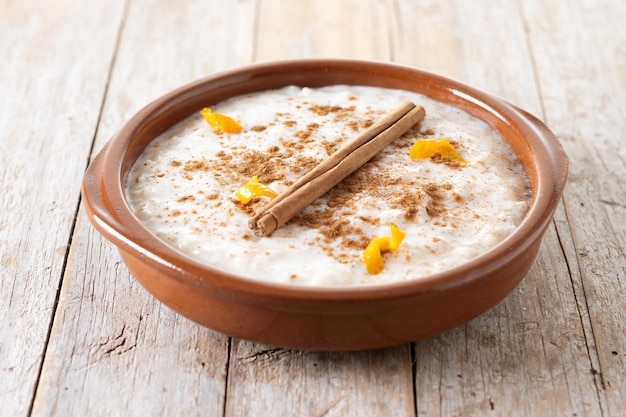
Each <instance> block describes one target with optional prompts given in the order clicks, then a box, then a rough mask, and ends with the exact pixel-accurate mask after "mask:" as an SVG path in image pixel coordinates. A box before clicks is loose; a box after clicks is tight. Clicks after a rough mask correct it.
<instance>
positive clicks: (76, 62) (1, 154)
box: [0, 0, 123, 416]
mask: <svg viewBox="0 0 626 417" xmlns="http://www.w3.org/2000/svg"><path fill="white" fill-rule="evenodd" d="M121 6H122V5H121V4H116V3H109V2H99V3H80V4H76V3H75V2H72V1H63V0H61V1H56V2H54V3H52V2H45V3H40V2H34V1H20V2H15V1H0V10H1V12H0V61H1V62H2V64H1V65H0V96H1V97H2V99H1V100H0V132H2V133H0V184H1V187H2V197H0V264H1V267H0V387H2V388H1V389H0V404H2V407H1V409H2V411H1V413H2V414H3V415H10V416H26V415H27V414H28V410H29V408H30V406H31V401H32V398H33V395H34V391H35V388H36V385H37V379H38V375H39V370H40V368H41V362H42V359H43V355H44V352H45V348H46V340H47V335H48V331H49V328H50V325H51V321H52V315H53V312H54V308H55V298H56V294H57V290H58V287H59V285H60V284H59V283H60V278H61V274H62V272H63V267H64V262H65V258H66V255H67V245H68V242H69V240H70V234H71V232H72V224H73V221H74V218H75V214H76V208H77V205H78V201H79V185H80V179H81V176H82V172H83V170H84V168H85V164H86V161H87V158H88V155H89V150H90V148H91V143H92V141H93V137H94V134H95V129H96V125H97V120H98V115H99V112H100V107H101V102H102V99H103V96H104V91H105V87H106V82H107V76H108V68H109V62H110V60H111V57H112V56H113V49H114V46H115V39H116V35H117V29H118V25H119V22H120V21H121V15H122V9H123V8H122V7H121ZM77 34H80V36H77Z"/></svg>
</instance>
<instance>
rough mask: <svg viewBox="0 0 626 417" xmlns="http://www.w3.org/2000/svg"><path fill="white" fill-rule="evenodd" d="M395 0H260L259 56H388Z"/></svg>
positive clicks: (364, 57)
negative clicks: (392, 3) (393, 2)
mask: <svg viewBox="0 0 626 417" xmlns="http://www.w3.org/2000/svg"><path fill="white" fill-rule="evenodd" d="M390 3H391V2H390V1H386V0H367V1H357V0H347V1H337V0H314V1H305V2H302V1H288V2H286V1H274V0H261V1H259V12H258V13H259V14H258V23H257V25H258V30H257V34H256V36H257V39H256V49H255V54H254V59H255V61H268V60H276V59H294V58H311V57H342V58H348V57H349V58H360V59H382V60H388V59H390V57H391V56H390V39H389V23H390V19H391V12H392V7H391V4H390Z"/></svg>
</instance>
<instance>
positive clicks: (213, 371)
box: [33, 0, 255, 416]
mask: <svg viewBox="0 0 626 417" xmlns="http://www.w3.org/2000/svg"><path fill="white" fill-rule="evenodd" d="M254 8H255V3H254V2H252V1H244V2H236V3H230V2H229V3H228V4H224V2H221V1H213V2H205V1H187V2H183V3H180V2H170V1H162V0H134V1H132V2H130V3H129V8H128V10H127V15H126V17H125V21H124V25H123V27H122V29H121V33H120V36H121V39H120V43H119V49H118V51H117V54H116V57H115V65H114V67H113V71H112V76H111V80H110V84H109V88H108V91H107V96H106V102H105V106H104V110H103V113H102V117H101V121H100V124H99V126H98V135H97V138H96V144H95V148H96V150H97V149H100V148H101V147H102V145H103V144H104V143H105V142H106V140H108V138H109V137H110V136H111V135H112V134H113V132H114V131H115V130H117V129H118V128H119V127H120V126H121V124H122V123H123V122H124V121H125V120H127V119H128V118H129V117H130V116H131V115H132V114H133V113H134V112H135V111H137V110H138V109H139V108H140V107H142V106H144V105H145V104H147V103H148V102H149V101H150V100H152V99H154V98H156V97H157V96H159V95H161V94H163V93H165V92H166V91H168V90H170V89H172V88H174V87H177V86H179V85H180V84H182V83H185V82H189V81H192V80H194V79H197V78H199V77H202V76H205V75H208V74H210V73H212V72H215V71H218V70H223V69H224V68H227V67H229V66H237V65H241V64H243V63H246V62H249V60H250V55H251V48H250V42H243V43H239V44H237V43H235V42H233V37H234V36H242V37H243V38H244V39H252V35H251V32H250V30H251V28H252V27H253V24H252V19H253V17H254ZM216 10H219V13H216V12H215V11H216ZM237 45H239V46H237ZM76 189H78V188H76ZM228 346H229V339H228V338H227V337H225V336H223V335H220V334H217V333H214V332H212V331H210V330H207V329H205V328H202V327H200V326H198V325H196V324H194V323H192V322H190V321H188V320H186V319H184V318H182V317H180V316H179V315H177V314H175V313H173V312H172V311H170V310H168V309H167V308H165V307H163V306H162V305H161V304H160V303H159V302H158V301H156V300H155V299H154V298H152V296H151V295H150V294H148V293H147V292H146V291H145V290H144V289H143V288H141V287H140V286H139V284H138V283H137V282H136V281H135V280H134V279H133V278H132V277H131V276H130V275H129V273H128V271H127V269H126V268H125V267H124V265H123V264H122V263H121V261H120V258H119V256H118V254H117V253H116V251H115V249H114V248H113V246H112V245H110V244H109V243H108V242H106V241H105V240H104V239H103V238H102V237H101V236H100V235H99V234H98V233H97V232H95V230H94V229H93V228H92V227H91V226H90V225H89V223H88V221H87V219H86V217H85V215H84V212H83V210H82V209H81V211H80V213H79V215H78V220H77V225H76V232H75V234H74V237H73V241H72V247H71V251H70V255H69V259H68V262H67V271H66V274H65V277H64V281H63V288H62V291H61V294H60V299H59V309H58V314H57V316H56V318H55V322H54V326H53V329H52V334H51V338H50V344H49V347H48V351H47V355H46V360H45V363H44V367H43V371H42V375H41V382H40V385H39V390H38V392H37V397H36V401H35V404H34V408H33V414H34V415H67V416H70V415H125V416H131V415H141V416H152V415H153V416H161V415H189V416H192V415H197V416H200V415H202V416H211V415H213V416H221V415H222V412H223V407H224V398H225V388H226V371H227V368H226V366H227V360H228Z"/></svg>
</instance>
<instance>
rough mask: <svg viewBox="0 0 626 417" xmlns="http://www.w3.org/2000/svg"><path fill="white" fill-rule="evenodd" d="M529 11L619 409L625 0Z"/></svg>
mask: <svg viewBox="0 0 626 417" xmlns="http://www.w3.org/2000/svg"><path fill="white" fill-rule="evenodd" d="M524 11H525V13H526V15H527V21H528V27H529V29H530V36H531V39H532V48H533V53H534V56H535V62H536V65H537V74H538V80H539V83H540V87H541V92H542V100H543V103H544V107H545V115H546V118H547V120H548V122H549V123H550V124H551V126H552V127H553V129H554V131H555V133H556V134H557V135H558V136H559V138H560V139H561V140H562V142H563V144H564V146H565V148H566V151H567V153H568V155H569V157H570V160H571V164H570V176H569V181H568V185H567V188H566V190H565V194H564V201H565V210H564V213H562V214H561V216H560V218H561V221H560V223H559V225H560V227H559V231H560V232H561V233H562V234H563V235H570V234H571V243H569V242H568V247H569V248H570V249H569V250H568V263H569V269H570V271H571V273H572V279H573V280H575V281H578V280H580V284H578V282H576V284H575V285H576V286H577V288H578V294H579V297H584V298H583V300H581V301H580V303H581V304H583V305H584V308H585V309H587V310H588V312H589V316H590V328H589V329H588V335H587V337H588V338H589V339H592V340H593V345H594V346H595V349H596V350H597V353H596V352H592V354H593V355H592V358H593V359H594V363H593V364H594V367H593V372H594V373H595V374H596V375H597V381H598V384H597V385H598V388H599V390H600V400H601V404H602V405H603V410H602V411H603V412H604V413H605V415H620V414H623V412H624V411H623V410H624V406H626V400H625V398H626V151H625V149H626V148H624V144H623V137H624V135H625V134H626V118H625V117H624V116H625V115H626V104H625V103H626V88H625V87H626V44H625V42H624V40H625V39H626V28H625V27H624V25H623V17H624V16H626V5H624V3H623V2H617V1H597V2H596V1H580V2H577V3H576V4H573V3H563V4H555V3H550V4H546V3H544V2H540V1H528V2H527V3H525V7H524ZM581 28H593V29H592V30H581ZM595 355H597V357H596V356H595ZM605 396H606V402H605V401H604V397H605Z"/></svg>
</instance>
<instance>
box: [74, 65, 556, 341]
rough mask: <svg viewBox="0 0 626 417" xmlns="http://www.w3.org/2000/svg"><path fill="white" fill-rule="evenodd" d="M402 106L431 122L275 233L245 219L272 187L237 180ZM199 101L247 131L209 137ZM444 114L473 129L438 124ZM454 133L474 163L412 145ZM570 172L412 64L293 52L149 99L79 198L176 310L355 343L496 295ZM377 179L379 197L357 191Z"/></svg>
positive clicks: (521, 130)
mask: <svg viewBox="0 0 626 417" xmlns="http://www.w3.org/2000/svg"><path fill="white" fill-rule="evenodd" d="M268 94H269V98H268ZM372 97H373V98H372ZM407 99H409V100H411V101H414V102H415V104H419V105H422V106H424V108H425V112H426V116H425V118H424V119H423V120H422V121H421V122H419V123H418V124H416V125H415V126H413V127H412V128H411V129H410V130H409V131H407V132H406V133H405V134H404V135H402V136H401V137H400V138H399V139H396V140H395V141H394V142H393V143H391V144H390V145H388V146H386V147H385V148H384V149H383V150H381V151H380V152H379V153H377V154H376V156H375V157H374V159H373V160H372V161H370V162H367V163H366V164H364V165H363V166H361V167H360V168H359V169H357V170H356V171H355V172H354V173H353V174H352V175H351V176H349V177H347V178H346V179H345V180H344V181H342V182H340V183H339V184H337V185H336V186H334V187H332V189H330V191H329V192H328V193H325V194H324V195H323V196H321V197H320V198H316V199H314V200H313V201H311V202H310V204H308V203H309V202H307V204H308V205H307V206H306V207H305V208H304V209H303V210H302V211H301V212H299V213H298V214H296V215H295V217H293V219H291V220H290V221H288V222H287V223H286V224H284V225H282V227H279V228H278V229H276V230H274V231H273V232H272V233H270V235H269V236H255V234H254V233H251V232H250V230H248V229H247V228H246V227H245V225H246V220H247V219H248V218H249V217H250V216H251V215H253V213H254V212H255V210H258V208H259V207H262V205H263V204H265V202H266V201H265V200H267V199H268V197H267V196H261V197H260V198H256V199H255V200H254V201H253V204H252V206H247V205H246V206H244V205H243V204H241V203H240V202H238V201H236V199H235V198H234V197H233V194H234V191H235V190H234V189H233V188H234V185H235V184H239V183H243V182H244V179H245V178H247V177H248V176H250V175H254V176H255V177H256V176H257V175H258V179H259V180H261V181H262V182H263V183H267V184H269V188H272V189H275V190H276V191H278V193H280V192H281V191H283V190H284V189H285V188H288V187H289V185H290V184H292V183H294V182H296V181H297V179H298V177H299V176H300V175H303V173H305V172H306V171H307V170H308V169H310V168H312V167H315V166H316V165H317V164H318V163H319V162H320V161H321V160H323V159H324V158H325V157H326V156H329V155H330V156H332V155H333V152H334V151H335V150H336V148H338V147H340V146H339V145H341V143H340V142H342V141H345V140H347V139H346V138H347V137H348V136H350V135H351V132H352V133H354V135H358V134H359V133H360V132H362V131H363V130H364V129H365V130H367V127H368V126H371V125H372V124H374V125H376V120H378V119H379V118H380V117H382V115H383V113H384V111H385V109H389V108H390V107H394V106H395V105H397V103H398V102H400V101H405V100H407ZM324 100H326V101H324ZM242 102H243V103H244V105H243V106H242V105H241V103H242ZM237 103H239V104H237ZM245 103H247V104H245ZM281 106H283V107H281ZM205 107H213V109H214V110H215V111H216V112H217V111H219V112H223V113H228V114H230V115H232V116H234V118H235V119H238V121H239V122H241V123H242V124H243V125H244V127H243V132H241V133H236V134H234V133H233V134H231V133H228V132H226V133H219V134H215V133H214V132H212V131H211V129H210V128H209V127H208V125H206V124H205V125H203V123H204V121H203V120H202V117H201V116H199V114H200V113H199V112H200V110H201V109H203V108H205ZM453 113H458V115H457V116H458V117H460V118H461V119H463V120H468V121H472V122H474V121H475V122H476V124H472V125H469V126H471V127H470V128H468V129H467V132H460V133H459V132H455V129H456V130H458V129H459V126H458V124H457V125H454V126H452V127H451V128H450V129H448V130H446V128H445V127H442V122H445V121H446V120H447V119H453V118H452V117H451V116H450V114H453ZM302 114H304V115H305V116H303V119H298V115H302ZM338 116H341V117H338ZM457 116H454V117H457ZM444 124H445V123H444ZM338 125H341V126H342V129H344V130H340V131H338V130H333V129H334V128H335V127H336V126H338ZM325 128H329V129H330V130H328V129H326V130H324V129H325ZM290 129H291V130H290ZM454 135H456V136H455V137H454V138H453V140H452V141H451V142H452V143H453V144H454V145H455V147H457V149H458V150H459V151H460V153H461V154H463V156H464V157H466V159H467V161H465V160H463V161H462V162H459V161H453V160H444V161H443V162H444V163H435V162H437V161H435V160H433V159H431V158H426V160H413V159H411V158H409V157H408V153H409V148H410V145H411V144H415V142H416V141H419V140H422V139H424V140H432V139H436V140H439V139H443V137H446V138H447V137H450V136H454ZM459 135H460V137H461V139H459V137H458V136H459ZM190 136H192V137H193V136H198V137H195V138H194V139H193V140H192V139H190V138H189V137H190ZM337 138H342V139H341V140H337ZM482 139H484V141H481V140H482ZM498 140H501V141H502V144H504V145H505V148H502V149H500V148H497V143H498ZM181 143H182V145H181ZM172 144H175V145H176V146H170V145H172ZM205 145H206V146H205ZM481 146H482V148H481ZM207 147H208V148H207ZM205 148H206V149H205ZM481 149H482V150H481ZM490 150H491V151H493V152H492V153H493V154H494V155H495V159H489V158H493V157H494V156H493V155H491V156H489V153H490V152H489V151H490ZM507 150H509V151H510V152H507ZM272 154H273V157H272V158H270V156H272ZM399 155H402V156H399ZM253 156H254V158H253ZM435 156H439V157H440V156H441V153H438V154H437V155H435ZM260 157H263V158H262V162H263V163H261V164H259V158H260ZM389 158H391V159H389ZM393 158H398V159H393ZM402 158H404V159H402ZM444 159H445V158H444ZM498 160H500V161H505V162H504V163H503V164H501V166H500V168H498V167H497V165H498V164H497V163H496V162H494V161H498ZM270 161H273V162H272V163H270ZM438 162H442V161H441V160H439V161H438ZM268 167H269V168H271V169H269V170H268V169H267V168H268ZM516 167H518V168H519V170H517V171H516V169H517V168H516ZM387 168H388V169H389V170H386V169H387ZM255 170H256V172H255ZM277 172H280V173H281V174H280V175H274V174H276V173H277ZM507 172H508V173H509V174H511V175H510V176H509V177H506V174H507ZM566 173H567V158H566V156H565V154H564V152H563V149H562V148H561V146H560V145H559V143H558V141H557V140H556V139H555V137H554V135H553V134H552V133H551V132H550V131H549V130H548V129H547V128H546V127H545V126H544V125H543V123H541V122H540V121H539V120H537V119H536V118H534V117H533V116H531V115H529V114H527V113H526V112H524V111H522V110H520V109H518V108H516V107H514V106H512V105H510V104H508V103H506V102H504V101H502V100H500V99H497V98H495V97H492V96H490V95H488V94H486V93H483V92H480V91H477V90H475V89H473V88H471V87H468V86H465V85H463V84H460V83H458V82H455V81H452V80H449V79H446V78H443V77H440V76H437V75H434V74H429V73H426V72H423V71H420V70H417V69H413V68H408V67H404V66H397V65H392V64H385V63H376V62H363V61H350V60H298V61H285V62H275V63H267V64H260V65H254V66H250V67H245V68H242V69H237V70H233V71H229V72H225V73H222V74H217V75H214V76H211V77H208V78H205V79H202V80H199V81H197V82H194V83H192V84H189V85H187V86H183V87H181V88H179V89H177V90H175V91H173V92H171V93H169V94H167V95H165V96H163V97H161V98H159V99H157V100H156V101H154V102H153V103H151V104H149V105H148V106H146V107H145V108H144V109H143V110H141V111H140V112H139V113H138V114H137V115H135V116H134V117H133V118H131V119H130V120H129V121H128V122H127V123H126V124H125V125H124V126H123V127H122V128H121V129H120V130H119V131H118V132H117V133H116V134H115V136H114V137H113V138H112V139H111V140H110V141H109V143H108V144H107V145H106V146H105V147H104V148H103V150H102V151H101V152H100V154H99V155H98V156H97V157H96V158H95V159H94V161H93V163H92V164H91V165H90V167H89V168H88V170H87V173H86V175H85V179H84V183H83V194H84V197H85V205H86V208H87V212H88V215H89V217H90V220H91V221H92V223H93V224H94V226H95V227H96V228H97V229H98V230H99V231H100V232H101V233H102V234H103V235H104V236H105V237H107V238H108V239H109V240H111V241H112V242H113V243H114V244H115V245H116V246H117V247H118V249H119V251H120V254H121V256H122V258H123V260H124V262H125V263H126V265H127V266H128V268H129V270H130V271H131V273H132V274H133V275H134V276H135V277H136V278H137V280H138V281H139V282H140V283H141V284H142V285H143V286H144V287H145V288H146V289H147V290H148V291H150V292H151V293H152V294H153V295H154V296H155V297H156V298H158V299H159V300H161V301H162V302H163V303H165V304H166V305H168V306H169V307H171V308H172V309H174V310H175V311H177V312H179V313H181V314H183V315H184V316H186V317H188V318H190V319H192V320H194V321H196V322H198V323H200V324H203V325H205V326H207V327H209V328H212V329H214V330H217V331H220V332H223V333H225V334H228V335H231V336H235V337H240V338H243V339H248V340H253V341H258V342H262V343H266V344H270V345H278V346H284V347H293V348H301V349H314V350H354V349H363V348H374V347H382V346H389V345H393V344H398V343H403V342H407V341H412V340H415V339H418V338H420V337H424V336H428V335H432V334H435V333H438V332H441V331H443V330H446V329H449V328H451V327H454V326H456V325H458V324H461V323H463V322H465V321H467V320H469V319H471V318H473V317H475V316H477V315H478V314H480V313H482V312H484V311H486V310H487V309H489V308H490V307H492V306H493V305H495V304H496V303H497V302H499V301H500V300H501V299H502V298H504V297H505V296H506V295H507V294H508V293H509V292H510V291H511V290H512V289H513V288H514V287H515V286H516V285H517V284H518V283H519V281H520V280H521V279H522V278H523V277H524V275H525V274H526V272H527V271H528V269H529V268H530V266H531V265H532V262H533V260H534V258H535V256H536V253H537V251H538V248H539V245H540V242H541V237H542V235H543V233H544V231H545V229H546V227H547V225H548V224H549V222H550V220H551V218H552V215H553V213H554V210H555V208H556V205H557V204H558V201H559V199H560V196H561V193H562V191H563V187H564V183H565V177H566ZM403 175H405V177H403ZM487 177H489V178H491V179H492V180H493V181H495V182H493V183H490V182H489V181H487V180H486V179H485V178H487ZM503 177H505V178H508V179H506V180H504V181H502V178H503ZM381 178H387V181H386V182H385V184H384V186H383V185H380V186H379V187H378V189H377V190H378V191H377V192H373V194H371V195H368V194H367V193H361V192H360V190H361V189H364V188H370V191H371V188H372V187H365V186H364V185H367V184H370V185H371V184H374V183H376V182H377V181H378V182H381ZM398 178H400V180H399V181H396V180H397V179H398ZM389 179H391V180H393V181H389ZM498 180H500V182H498ZM359 181H360V182H359ZM346 182H348V183H350V185H351V186H350V187H347V186H346ZM483 182H484V184H483ZM399 183H400V185H401V186H399V187H400V188H394V186H395V185H398V184H399ZM407 183H408V185H409V186H408V187H407ZM476 183H479V185H481V186H482V188H481V187H478V188H476ZM394 184H395V185H394ZM507 185H508V186H507ZM185 187H192V188H185ZM219 187H222V188H219ZM498 187H500V188H501V189H502V191H497V190H496V191H493V190H494V189H495V188H498ZM342 189H344V190H343V191H344V192H343V194H344V195H346V194H347V195H348V196H349V197H350V198H348V199H346V198H344V197H342V196H341V193H340V192H339V191H341V190H342ZM407 189H408V190H409V191H410V193H409V194H407ZM490 189H491V190H492V192H491V193H489V190H490ZM338 190H339V191H338ZM402 190H404V191H402ZM511 190H513V191H512V192H510V191H511ZM383 191H384V192H385V193H387V194H384V193H383V194H381V193H382V192H383ZM402 193H404V194H402ZM361 194H364V196H362V195H361ZM509 194H510V195H511V196H512V197H511V198H508V197H507V196H509ZM356 195H361V197H363V198H362V199H360V200H354V198H357V197H356ZM504 197H506V198H504ZM350 199H352V200H350ZM442 200H446V201H447V202H446V203H445V204H444V202H442ZM381 201H382V203H381ZM383 203H384V204H383ZM408 203H411V204H408ZM499 203H502V204H503V205H501V206H500V205H498V204H499ZM255 204H256V206H255ZM381 204H382V205H381ZM255 207H256V208H255ZM468 207H469V208H472V207H473V208H472V209H471V210H470V209H467V208H468ZM359 210H361V211H359ZM363 210H364V211H363ZM442 211H444V212H445V213H443V214H442ZM220 213H221V214H220ZM377 213H381V214H380V216H378V215H377ZM461 213H465V216H466V217H463V215H462V214H461ZM220 216H224V217H220ZM333 216H335V217H333ZM471 219H477V220H476V222H477V224H478V225H479V226H477V229H475V230H478V231H480V230H484V229H485V228H486V227H488V226H493V225H495V227H496V229H495V231H494V230H491V229H490V231H488V232H486V233H485V234H484V235H481V234H480V232H477V231H474V229H471V227H473V226H470V221H471ZM478 219H480V220H478ZM508 220H511V222H510V223H506V222H507V221H508ZM391 223H393V224H399V227H400V229H403V230H404V229H407V230H406V237H405V240H404V241H403V243H401V244H400V246H399V248H398V249H397V250H395V251H394V252H392V253H390V254H385V255H384V258H385V264H384V269H383V270H382V272H380V273H371V272H369V270H366V268H365V266H364V265H363V264H362V263H361V262H360V257H361V254H362V253H363V250H364V248H365V247H366V246H367V238H368V237H370V236H371V237H374V236H376V235H380V234H381V233H385V232H384V231H383V229H387V230H388V229H389V225H390V224H391ZM502 224H505V225H504V226H502V227H500V226H501V225H502ZM186 226H189V228H188V229H187V231H185V232H183V230H185V227H186ZM424 227H427V230H426V231H423V230H422V232H420V230H421V229H423V228H424ZM420 228H421V229H420ZM468 230H472V231H471V232H468ZM455 231H456V232H458V231H461V233H456V232H455ZM463 232H464V233H463ZM420 233H421V236H418V235H419V234H420ZM455 233H456V234H455ZM493 236H497V239H495V240H494V239H492V237H493ZM454 239H461V240H454ZM463 239H465V240H467V241H468V242H470V243H467V244H465V245H464V244H463ZM490 239H491V240H490ZM223 242H226V244H225V245H224V244H223ZM481 244H484V247H480V248H478V249H477V245H479V246H480V245H481ZM424 248H426V250H427V252H428V253H430V254H431V255H432V256H431V258H430V259H425V258H424V256H422V255H420V253H424V252H419V251H420V250H422V251H423V250H424ZM242 256H243V257H242ZM247 256H248V257H247ZM440 261H443V262H440ZM420 262H421V263H420ZM433 265H434V266H433ZM319 271H328V272H327V273H325V274H319V273H318V272H319Z"/></svg>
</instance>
